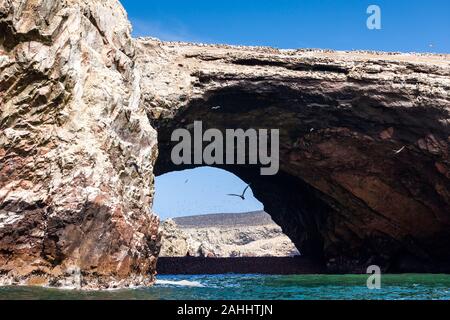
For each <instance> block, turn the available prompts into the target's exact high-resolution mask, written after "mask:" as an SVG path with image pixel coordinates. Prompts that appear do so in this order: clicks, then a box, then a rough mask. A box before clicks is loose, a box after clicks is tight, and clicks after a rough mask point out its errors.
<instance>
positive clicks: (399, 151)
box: [394, 146, 406, 154]
mask: <svg viewBox="0 0 450 320" xmlns="http://www.w3.org/2000/svg"><path fill="white" fill-rule="evenodd" d="M405 149H406V146H403V147H401V148H400V149H399V150H394V153H395V154H399V153H401V152H402V151H403V150H405Z"/></svg>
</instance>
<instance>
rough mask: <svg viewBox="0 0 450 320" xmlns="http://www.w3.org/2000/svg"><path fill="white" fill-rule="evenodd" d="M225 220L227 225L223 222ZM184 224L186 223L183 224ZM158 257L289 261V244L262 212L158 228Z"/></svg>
mask: <svg viewBox="0 0 450 320" xmlns="http://www.w3.org/2000/svg"><path fill="white" fill-rule="evenodd" d="M227 218H228V219H229V221H227ZM186 220H188V221H189V222H188V223H186ZM161 231H162V240H161V252H160V257H185V256H190V257H217V258H230V257H231V258H235V257H289V256H297V255H299V252H298V250H297V249H296V248H295V246H294V244H293V243H292V241H291V240H290V239H289V238H288V237H287V236H286V235H285V234H283V232H282V230H281V228H280V227H279V226H278V225H276V224H275V223H274V222H273V221H272V219H271V218H270V216H269V215H268V214H267V213H265V212H249V213H241V214H211V215H201V216H193V217H183V218H176V219H175V221H174V220H172V219H168V220H166V221H164V222H163V223H162V224H161Z"/></svg>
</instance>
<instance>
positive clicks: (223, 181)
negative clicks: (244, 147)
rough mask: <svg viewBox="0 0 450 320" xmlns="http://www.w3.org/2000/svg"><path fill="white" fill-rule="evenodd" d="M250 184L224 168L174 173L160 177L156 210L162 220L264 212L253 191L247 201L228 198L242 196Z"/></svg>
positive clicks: (158, 178) (155, 204) (205, 168)
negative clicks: (204, 215)
mask: <svg viewBox="0 0 450 320" xmlns="http://www.w3.org/2000/svg"><path fill="white" fill-rule="evenodd" d="M245 187H246V183H244V182H243V181H242V180H241V179H239V178H238V177H237V176H235V175H234V174H232V173H230V172H228V171H224V170H221V169H216V168H211V167H201V168H196V169H193V170H184V171H178V172H171V173H168V174H165V175H162V176H160V177H157V178H156V195H155V201H154V204H153V210H154V211H155V212H156V213H158V214H159V215H160V217H161V218H162V219H166V218H171V217H180V216H186V215H196V214H205V213H232V212H249V211H255V210H262V209H263V205H262V203H260V202H259V201H258V200H256V199H255V198H254V197H253V193H252V191H251V190H249V191H247V193H246V200H245V201H243V200H241V199H240V198H237V197H230V196H227V194H229V193H235V194H241V193H242V191H243V190H244V188H245Z"/></svg>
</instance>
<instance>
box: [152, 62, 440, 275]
mask: <svg viewBox="0 0 450 320" xmlns="http://www.w3.org/2000/svg"><path fill="white" fill-rule="evenodd" d="M319 72H327V73H334V72H335V71H334V70H323V71H319ZM222 77H224V78H220V77H218V78H217V77H215V75H210V76H206V75H199V76H198V82H197V83H196V86H198V88H197V90H199V91H202V92H203V94H202V96H201V97H198V98H191V99H189V100H187V101H185V102H183V103H181V107H179V108H173V109H171V110H170V113H169V114H165V115H164V117H163V118H160V119H158V121H154V119H152V116H151V115H150V119H151V121H153V125H154V126H155V127H156V128H157V131H158V136H159V138H158V139H159V158H158V160H157V162H156V166H155V173H156V174H163V173H165V172H170V171H173V170H180V169H186V168H193V167H195V165H183V166H181V167H180V166H174V165H173V163H171V159H170V154H171V152H170V150H171V149H172V148H173V146H174V143H173V142H171V133H172V132H173V130H174V129H177V128H187V129H189V128H190V126H191V125H192V123H194V121H198V120H201V121H202V122H203V126H204V127H205V130H206V129H208V128H215V129H219V130H221V131H222V132H225V130H226V129H239V128H240V129H244V130H247V129H249V128H255V129H259V128H266V129H279V130H280V159H279V160H280V172H279V173H278V174H277V175H275V176H261V175H260V170H259V169H260V168H259V166H251V165H240V166H237V165H220V166H217V167H219V168H223V169H226V170H228V171H230V172H232V173H234V174H236V175H237V176H238V177H240V178H241V179H243V180H244V181H246V182H247V183H251V184H252V186H253V191H254V194H255V196H256V197H257V198H258V199H259V200H260V201H261V202H262V203H264V205H265V208H266V211H267V212H268V213H269V214H270V215H271V216H272V218H273V220H274V221H275V222H276V223H277V224H279V225H280V226H281V227H282V228H283V231H284V232H285V233H286V235H288V236H289V237H290V239H291V240H292V241H293V242H294V243H295V245H296V246H297V248H298V249H299V250H300V252H301V253H302V255H305V256H306V257H308V258H313V259H315V260H317V261H321V262H322V263H323V264H324V265H326V266H327V268H328V270H329V271H332V272H365V270H366V267H367V266H368V265H371V264H377V265H380V266H381V267H382V268H383V269H384V270H387V271H411V270H416V269H414V268H418V270H420V269H422V268H428V267H429V266H430V265H434V262H435V261H436V259H437V260H438V261H443V260H445V259H446V258H445V254H443V253H444V251H446V249H445V248H444V247H441V249H439V250H436V247H435V246H434V247H431V246H429V245H428V244H427V243H431V242H433V241H434V240H436V239H437V238H441V239H444V238H445V239H447V240H446V241H448V237H447V235H446V234H447V231H445V230H443V229H442V225H440V223H439V222H438V221H437V220H436V219H434V218H432V219H430V217H431V216H433V215H434V214H435V213H436V209H437V211H440V212H441V213H443V212H442V210H441V209H443V208H444V207H445V206H446V205H444V203H442V204H439V205H438V206H434V208H433V206H432V205H431V203H430V199H435V200H436V201H437V202H436V204H437V203H439V201H441V200H439V199H438V198H439V196H437V197H436V191H435V189H434V188H433V187H432V184H430V182H431V181H430V179H433V178H432V177H431V176H433V177H435V178H437V179H440V178H438V177H436V174H435V173H434V172H431V171H432V170H430V169H429V168H428V169H427V168H426V167H427V163H430V161H433V160H432V158H430V156H429V155H428V154H423V153H418V152H408V153H407V154H406V153H405V154H395V153H394V152H393V150H396V147H397V146H398V144H399V143H404V142H405V140H409V141H411V142H412V141H414V140H415V139H420V137H421V136H422V135H424V134H426V133H425V131H427V130H429V127H428V126H433V125H437V123H434V124H433V123H431V122H433V121H431V122H430V123H428V122H427V121H428V120H431V119H430V117H429V116H425V114H422V112H424V110H422V109H420V108H416V109H415V110H414V111H411V110H407V109H403V108H396V109H395V108H391V109H389V108H386V107H381V106H380V104H381V102H380V101H377V100H376V98H372V97H371V96H370V95H369V94H367V93H363V92H362V91H363V89H362V88H361V87H351V85H350V84H349V85H347V86H343V87H340V88H336V87H332V86H333V85H332V84H331V83H326V84H324V83H323V82H321V81H317V80H304V79H303V80H302V81H301V82H298V80H297V82H296V81H292V80H290V82H289V81H288V80H287V79H272V80H267V79H262V78H251V79H245V80H240V79H228V78H226V77H225V76H224V75H222ZM225 78H226V79H225ZM386 98H387V97H386ZM393 99H398V100H401V99H402V98H401V97H400V96H399V97H393ZM400 109H401V110H400ZM400 113H402V114H403V115H400ZM408 114H410V115H408ZM414 114H415V115H414ZM419 114H422V115H423V116H424V119H423V122H422V128H421V129H418V130H413V131H412V130H411V128H410V127H409V126H404V125H403V124H400V123H399V125H397V126H396V129H392V127H391V125H392V124H393V123H395V122H396V121H397V120H398V119H399V117H406V118H408V119H411V120H412V121H413V122H414V121H415V120H413V118H415V116H417V115H419ZM406 118H405V119H406ZM423 124H425V125H423ZM438 127H439V126H438ZM438 127H436V126H435V127H434V128H435V129H436V128H438ZM392 130H394V131H395V134H396V135H397V137H396V138H395V139H394V138H393V137H392V135H391V137H390V138H389V137H388V138H386V134H387V133H389V132H391V131H392ZM397 139H398V140H397ZM400 141H401V142H400ZM418 164H420V165H418ZM424 174H426V175H427V177H426V178H424ZM427 180H428V181H427ZM419 190H420V191H419ZM417 192H418V193H417ZM412 193H415V194H412ZM424 197H426V198H427V200H426V201H425V202H424V201H422V200H420V199H424ZM431 201H434V200H431ZM427 202H428V203H427ZM430 205H431V206H430ZM438 207H440V208H441V209H438ZM432 212H434V213H432ZM419 221H421V222H420V223H419ZM425 239H427V240H425ZM423 240H425V241H423ZM430 241H431V242H430ZM404 261H413V263H408V267H407V268H406V269H404ZM424 266H426V267H424Z"/></svg>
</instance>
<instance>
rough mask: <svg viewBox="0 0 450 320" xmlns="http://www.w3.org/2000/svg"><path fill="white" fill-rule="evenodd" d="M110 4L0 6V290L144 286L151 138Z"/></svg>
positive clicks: (124, 37) (151, 246)
mask: <svg viewBox="0 0 450 320" xmlns="http://www.w3.org/2000/svg"><path fill="white" fill-rule="evenodd" d="M133 57H134V45H133V42H132V39H131V37H130V24H129V22H128V20H127V18H126V14H125V12H124V9H123V8H122V6H121V5H120V4H119V3H118V2H117V1H95V0H86V1H72V0H67V1H60V0H27V1H20V0H1V1H0V130H1V133H0V284H39V285H52V286H71V287H76V288H82V289H86V288H107V287H115V286H117V287H122V286H129V285H142V284H151V283H152V282H153V280H154V273H155V264H156V257H157V254H158V250H159V248H158V246H159V245H158V242H159V236H158V231H157V230H158V224H159V222H158V218H157V217H155V216H152V215H151V214H150V205H151V201H152V197H153V189H152V188H153V162H154V160H155V158H156V155H157V146H156V143H157V141H156V132H155V130H154V129H153V128H152V127H151V126H150V124H149V122H148V119H147V117H146V114H145V111H144V110H143V109H142V106H141V105H140V104H139V99H140V88H139V77H140V76H139V71H138V70H136V69H135V68H134V62H133Z"/></svg>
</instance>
